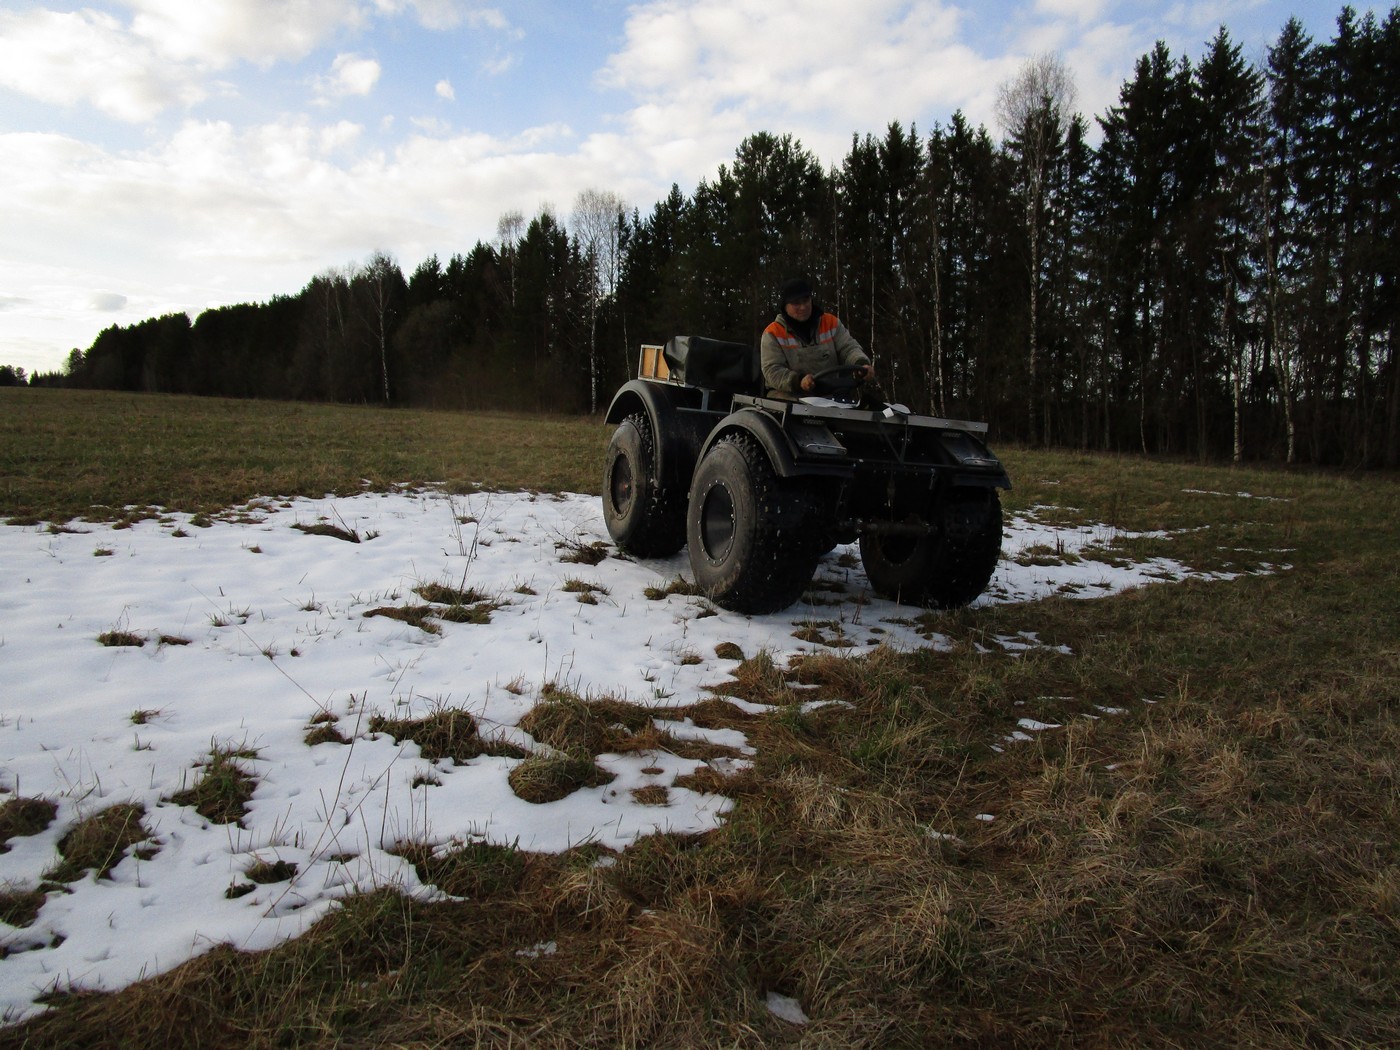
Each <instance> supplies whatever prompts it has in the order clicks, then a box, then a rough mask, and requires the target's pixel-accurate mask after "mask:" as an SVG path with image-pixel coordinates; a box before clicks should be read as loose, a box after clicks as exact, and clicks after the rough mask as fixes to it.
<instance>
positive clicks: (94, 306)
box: [88, 292, 127, 313]
mask: <svg viewBox="0 0 1400 1050" xmlns="http://www.w3.org/2000/svg"><path fill="white" fill-rule="evenodd" d="M126 301H127V300H126V296H124V295H121V294H120V293H118V292H93V293H92V295H90V296H88V309H90V310H96V311H97V312H99V313H115V312H116V311H117V310H120V309H122V308H123V307H125V306H126Z"/></svg>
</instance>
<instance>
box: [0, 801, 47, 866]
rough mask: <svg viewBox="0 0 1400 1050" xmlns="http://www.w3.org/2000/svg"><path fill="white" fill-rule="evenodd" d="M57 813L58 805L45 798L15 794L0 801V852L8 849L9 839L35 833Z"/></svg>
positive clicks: (5, 851)
mask: <svg viewBox="0 0 1400 1050" xmlns="http://www.w3.org/2000/svg"><path fill="white" fill-rule="evenodd" d="M57 814H58V806H57V805H55V804H54V803H53V802H50V801H49V800H48V799H46V798H25V797H23V796H16V797H14V798H7V799H6V800H5V801H4V802H0V853H8V852H9V851H10V846H9V842H10V839H12V838H16V837H19V836H25V835H37V834H39V832H41V831H43V830H44V829H45V828H47V827H48V826H49V825H50V824H52V823H53V818H54V817H55V816H57Z"/></svg>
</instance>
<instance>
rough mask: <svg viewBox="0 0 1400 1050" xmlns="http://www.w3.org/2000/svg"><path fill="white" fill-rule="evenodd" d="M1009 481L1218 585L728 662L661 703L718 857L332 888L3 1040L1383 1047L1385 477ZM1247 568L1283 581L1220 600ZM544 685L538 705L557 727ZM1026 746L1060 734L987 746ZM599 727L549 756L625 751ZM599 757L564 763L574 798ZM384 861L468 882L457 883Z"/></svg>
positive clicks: (1389, 848)
mask: <svg viewBox="0 0 1400 1050" xmlns="http://www.w3.org/2000/svg"><path fill="white" fill-rule="evenodd" d="M385 415H389V414H387V413H386V414H385ZM599 430H600V431H601V432H602V433H601V434H600V437H602V438H603V440H605V439H606V429H605V428H599ZM3 447H4V444H3V442H0V448H3ZM1006 458H1007V460H1008V462H1009V464H1010V468H1011V473H1012V476H1013V478H1015V480H1016V488H1015V489H1014V490H1012V492H1010V493H1007V494H1006V506H1007V508H1008V510H1009V511H1015V510H1017V509H1020V508H1026V507H1031V506H1037V505H1043V506H1048V505H1057V506H1060V507H1062V508H1076V509H1075V510H1073V511H1068V510H1063V511H1060V512H1057V515H1058V517H1060V518H1061V519H1063V524H1064V525H1065V526H1071V525H1077V524H1080V523H1083V522H1085V521H1098V522H1106V523H1108V524H1109V525H1111V526H1113V527H1115V528H1119V529H1144V528H1165V529H1173V530H1186V529H1192V528H1194V527H1195V526H1198V525H1201V524H1209V525H1210V526H1211V528H1210V529H1209V530H1204V531H1181V532H1174V533H1173V534H1172V535H1171V536H1170V537H1169V538H1168V539H1166V540H1160V541H1153V546H1152V550H1153V551H1154V552H1155V553H1166V554H1168V555H1169V556H1171V557H1173V558H1176V559H1178V560H1181V561H1184V562H1186V563H1188V564H1196V565H1203V566H1219V565H1222V564H1224V563H1226V562H1229V563H1232V564H1234V565H1235V566H1236V567H1237V568H1238V569H1240V570H1241V571H1244V572H1245V573H1246V574H1245V575H1243V576H1241V577H1240V578H1239V579H1236V580H1234V581H1231V582H1218V583H1203V582H1195V583H1184V584H1172V585H1165V586H1157V587H1151V588H1145V589H1142V590H1138V591H1133V592H1127V593H1123V594H1119V595H1116V596H1114V597H1112V598H1107V599H1103V600H1099V601H1093V602H1085V601H1076V600H1071V599H1069V598H1063V597H1062V598H1055V599H1051V600H1048V601H1042V602H1036V603H1030V604H1024V605H1014V606H1013V605H1000V606H989V607H987V608H982V609H976V610H969V611H963V612H959V613H934V614H922V613H919V614H916V613H914V612H912V611H911V613H910V615H909V617H908V618H909V619H910V621H911V622H913V623H915V624H916V625H917V627H918V629H921V630H924V631H926V632H927V633H928V634H930V635H935V634H936V635H937V636H939V637H940V638H941V639H946V645H940V647H939V648H937V649H935V648H932V647H929V648H923V649H918V650H913V651H908V652H898V651H894V650H893V649H888V648H885V649H878V650H876V651H874V652H873V653H870V654H868V655H864V656H860V657H849V656H847V655H845V654H844V653H838V652H835V651H825V652H821V653H819V654H815V655H811V656H808V657H806V658H804V659H802V660H799V661H792V662H788V663H784V662H782V661H778V660H774V659H773V658H772V657H771V655H770V654H757V655H752V656H751V657H750V658H749V659H747V660H744V661H743V662H742V663H741V664H739V665H738V667H737V668H736V669H735V672H734V674H733V677H732V681H730V682H727V683H725V684H724V685H722V686H721V687H719V689H717V691H716V695H715V696H714V697H713V698H712V699H710V700H707V701H706V702H705V703H704V704H703V705H694V706H691V707H688V708H685V707H682V708H677V709H675V710H673V711H669V712H664V713H663V712H654V714H656V715H657V716H658V717H674V718H684V717H690V718H692V719H693V720H694V721H695V722H696V724H700V725H714V726H734V727H736V728H740V729H741V730H742V731H743V732H745V734H746V735H747V736H748V738H749V740H750V742H751V743H752V744H753V745H754V746H755V747H756V748H757V755H756V756H755V758H754V760H753V762H754V765H753V768H752V769H750V770H747V771H745V772H743V773H740V774H738V775H735V776H733V777H728V778H725V777H721V776H720V775H719V774H718V773H717V772H715V771H714V770H713V769H710V768H708V767H706V768H702V769H701V770H700V771H699V772H698V773H696V774H693V775H692V776H690V777H686V778H682V780H681V781H679V782H678V783H677V785H676V786H677V787H694V788H696V789H699V790H708V791H715V792H722V793H723V794H724V795H725V796H727V797H728V798H730V799H731V800H733V802H734V808H733V809H732V810H731V811H730V813H729V814H728V816H727V818H726V821H725V823H724V825H723V826H722V827H721V828H720V829H719V830H717V831H715V832H713V833H711V834H708V835H704V836H698V837H695V836H678V835H659V836H654V837H651V838H647V839H644V840H642V841H640V842H638V843H637V844H636V845H635V846H632V847H630V848H628V849H627V850H625V851H623V852H622V853H620V854H616V855H614V854H610V853H605V852H604V851H601V850H598V849H596V848H595V849H592V850H577V851H574V852H573V853H571V854H569V855H566V856H564V857H538V856H523V857H522V858H521V860H520V864H521V868H520V870H519V871H518V872H513V873H511V874H510V875H509V877H506V878H503V879H502V880H500V881H488V884H487V885H486V886H485V887H484V888H481V889H480V890H479V891H475V892H477V893H479V894H480V899H464V900H457V901H450V902H445V903H440V904H435V905H426V904H423V903H421V902H418V901H414V900H410V899H407V898H404V897H401V896H399V895H396V894H393V893H388V892H385V893H378V894H370V895H365V896H361V897H356V898H353V899H351V900H349V901H347V902H346V905H345V907H343V908H341V909H338V910H337V911H335V912H334V913H332V914H331V915H330V916H328V917H327V918H326V919H325V920H323V921H322V922H320V923H318V924H317V926H316V927H315V928H314V929H312V930H311V931H310V932H309V933H307V934H306V935H305V936H303V937H301V938H299V939H297V940H295V941H292V942H289V943H287V944H285V945H283V946H282V947H280V948H278V949H276V950H274V951H270V952H265V953H259V954H255V955H248V954H240V953H238V952H235V951H233V950H232V949H228V948H220V949H216V950H214V951H211V952H209V953H207V954H205V955H203V956H201V957H199V958H197V959H194V960H192V961H191V962H189V963H187V964H185V965H184V966H181V967H178V968H176V969H175V970H173V971H171V972H169V973H166V974H163V975H160V976H158V977H155V978H153V979H151V980H148V981H143V982H140V983H138V984H136V985H134V986H132V987H131V988H129V989H127V990H126V991H124V992H122V993H120V994H119V995H115V996H83V997H77V996H68V997H60V998H59V999H58V1000H56V1001H55V1003H54V1009H53V1010H52V1011H51V1013H49V1014H48V1015H46V1016H44V1017H41V1018H37V1019H35V1020H33V1021H30V1022H28V1023H26V1024H24V1025H21V1026H16V1027H12V1028H8V1029H3V1030H0V1048H3V1047H10V1046H15V1047H18V1046H32V1047H46V1046H52V1047H74V1046H100V1045H143V1044H149V1045H161V1046H187V1047H195V1046H268V1047H270V1046H308V1047H309V1046H331V1045H356V1046H384V1047H389V1046H404V1047H426V1046H454V1045H462V1046H500V1047H505V1046H512V1045H513V1046H531V1047H549V1048H556V1047H557V1048H563V1047H571V1048H572V1047H580V1046H598V1047H601V1046H608V1047H644V1046H674V1047H691V1046H732V1047H767V1046H781V1045H808V1046H813V1047H870V1048H875V1047H881V1048H883V1047H925V1046H969V1047H970V1046H979V1047H1008V1048H1017V1047H1027V1048H1031V1047H1036V1048H1038V1047H1045V1046H1066V1047H1069V1046H1075V1047H1077V1046H1085V1047H1100V1046H1102V1047H1116V1046H1145V1047H1146V1046H1150V1047H1192V1048H1195V1047H1204V1048H1216V1047H1220V1048H1225V1047H1240V1046H1249V1047H1266V1048H1274V1047H1277V1048H1280V1050H1282V1048H1292V1047H1299V1046H1307V1047H1319V1048H1337V1050H1342V1048H1347V1050H1350V1048H1360V1047H1384V1046H1394V1045H1395V1042H1396V1041H1395V1033H1396V1032H1397V1031H1400V964H1398V963H1397V960H1400V863H1398V862H1397V859H1396V853H1395V846H1394V844H1395V843H1396V842H1397V841H1400V761H1397V758H1396V756H1397V755H1400V720H1397V718H1396V714H1395V712H1396V711H1397V710H1400V692H1397V682H1400V650H1397V647H1396V645H1395V641H1394V640H1395V638H1397V637H1400V586H1396V576H1395V568H1394V565H1395V555H1394V552H1395V550H1396V549H1397V548H1400V515H1397V514H1396V513H1395V507H1396V499H1395V493H1396V488H1395V479H1393V478H1377V477H1371V478H1367V479H1364V481H1358V480H1355V479H1349V478H1343V477H1330V476H1320V475H1308V474H1303V473H1292V472H1285V471H1253V470H1244V469H1223V468H1212V467H1202V466H1199V465H1192V466H1189V467H1186V466H1183V465H1180V464H1173V463H1166V462H1160V461H1145V460H1141V459H1137V458H1129V457H1122V458H1119V457H1103V456H1079V455H1072V454H1050V453H1030V452H1018V451H1016V450H1010V452H1008V453H1007V455H1006ZM1187 489H1208V490H1215V491H1221V492H1229V493H1235V492H1238V491H1252V492H1255V493H1257V494H1260V495H1271V496H1277V497H1281V498H1282V499H1281V500H1280V501H1278V502H1266V501H1262V500H1243V499H1237V498H1234V497H1231V498H1228V499H1227V498H1221V497H1211V496H1203V495H1195V494H1192V493H1189V492H1187V491H1185V490H1187ZM1285 500H1286V501H1287V502H1285ZM1285 548H1286V549H1287V551H1286V553H1283V551H1284V549H1285ZM1104 549H1105V550H1109V551H1114V552H1117V551H1122V550H1124V549H1125V548H1124V547H1123V545H1114V544H1113V543H1112V542H1111V541H1110V543H1108V544H1106V545H1105V547H1104ZM1143 549H1147V548H1143ZM1269 562H1272V563H1283V562H1287V563H1289V564H1290V565H1291V566H1292V569H1291V570H1289V571H1287V572H1282V573H1279V574H1276V575H1250V574H1249V573H1250V572H1251V571H1254V570H1257V569H1258V568H1259V566H1260V565H1261V564H1263V563H1269ZM1030 635H1033V636H1035V637H1036V638H1038V639H1039V640H1040V642H1042V643H1043V646H1044V647H1043V648H1032V649H1028V650H1023V651H1015V652H1011V651H1007V650H1005V649H1003V648H1002V647H1001V646H1000V645H998V644H997V642H996V639H997V638H999V637H1020V638H1025V637H1027V636H1030ZM1059 647H1064V648H1065V649H1066V650H1068V652H1067V653H1066V652H1061V651H1059ZM738 656H739V657H742V656H743V654H742V653H739V654H738ZM566 693H567V690H562V689H556V690H554V691H550V692H549V693H548V695H542V696H541V702H542V705H543V704H545V703H554V704H556V705H559V706H562V707H569V706H571V705H573V704H574V703H575V702H577V704H578V705H580V706H581V705H584V704H586V703H587V701H585V700H582V699H580V698H578V697H570V696H566V695H564V694H566ZM726 696H732V697H740V698H744V699H749V700H755V701H759V702H764V703H770V704H774V705H777V708H778V710H777V711H776V713H774V714H770V715H766V716H762V717H753V716H744V715H743V713H742V712H740V711H739V709H738V708H737V707H736V706H735V705H734V704H732V703H730V702H729V701H728V700H726V699H724V697H726ZM810 699H823V700H831V701H842V703H834V704H831V705H829V706H825V707H821V708H819V709H816V710H807V711H806V712H805V713H804V711H803V710H802V707H801V705H800V704H799V703H798V702H797V701H799V700H802V701H805V700H810ZM584 712H585V714H587V713H588V709H587V708H586V707H585V708H584ZM558 713H559V712H551V714H550V716H549V718H546V717H545V715H544V714H543V713H542V714H541V715H540V716H539V728H540V732H541V733H542V734H543V733H547V732H553V731H554V729H555V728H556V726H555V724H554V723H553V722H552V721H551V720H552V719H553V718H554V716H555V715H556V714H558ZM604 717H608V716H606V715H605V716H604ZM1022 719H1034V720H1036V721H1038V722H1042V723H1052V724H1055V725H1058V726H1060V727H1062V728H1060V729H1054V730H1046V731H1042V732H1035V733H1031V734H1029V735H1030V736H1032V738H1033V739H1031V740H1029V741H1020V742H1011V741H1009V740H1008V739H1007V738H1008V737H1010V736H1011V735H1012V734H1013V733H1015V732H1017V731H1018V729H1019V728H1020V727H1019V723H1020V720H1022ZM547 724H548V728H547ZM616 724H618V723H613V722H607V723H604V725H603V728H602V729H599V728H598V725H597V721H595V720H594V719H593V718H591V717H581V718H579V719H577V725H576V726H574V727H573V728H569V729H567V730H566V729H564V728H559V729H558V731H559V732H560V733H561V734H562V735H561V737H560V739H561V740H565V741H572V740H574V739H576V738H579V739H581V738H586V737H590V735H591V738H592V739H594V740H595V741H602V743H603V744H605V745H607V746H612V745H613V744H615V743H625V740H620V739H619V738H620V737H623V736H625V737H626V738H633V737H642V736H644V735H645V732H646V731H645V728H644V727H641V726H639V727H638V728H637V729H635V730H627V732H626V733H625V734H624V733H623V732H622V731H621V730H616V729H612V728H610V727H611V726H614V725H616ZM565 725H573V723H570V722H568V720H566V719H563V718H560V719H559V720H558V727H563V726H565ZM625 728H626V726H625V725H624V729H625ZM610 733H612V734H617V736H612V737H610V736H609V734H610ZM592 754H596V752H591V753H589V754H588V755H583V754H579V755H574V756H570V757H571V759H572V760H573V761H575V762H576V763H577V764H578V766H579V768H580V770H581V771H583V772H584V775H585V776H587V775H588V771H589V770H591V769H593V768H594V763H593V761H592ZM524 765H526V763H523V762H522V763H521V766H522V767H523V766H524ZM658 816H664V811H658ZM988 816H990V817H992V818H993V819H991V820H987V819H981V818H983V817H988ZM414 859H415V863H422V864H424V865H425V867H424V868H423V869H422V870H424V871H429V873H430V874H429V875H426V876H425V877H432V878H441V879H442V880H444V881H450V880H452V879H453V878H460V879H461V880H462V881H461V883H460V885H462V886H463V887H466V888H468V889H470V888H471V885H472V883H471V880H472V878H473V877H474V876H472V875H471V874H470V871H471V869H472V868H473V866H474V862H473V861H472V860H471V859H463V860H459V861H457V862H455V863H457V864H460V874H459V872H458V871H457V870H456V869H455V868H454V867H453V865H454V862H453V861H452V860H451V851H450V850H446V851H442V852H441V853H440V854H439V853H425V854H424V855H423V856H422V857H421V858H420V857H417V856H415V857H414ZM489 859H491V860H492V861H494V860H496V859H501V858H489ZM433 863H440V864H441V865H442V867H441V869H440V870H437V871H433V870H432V869H430V868H429V867H428V866H429V865H431V864H433ZM485 867H486V868H487V869H488V870H489V869H490V864H487V865H485ZM461 896H463V897H473V896H474V893H471V892H469V893H463V894H461ZM544 945H552V946H553V950H552V951H547V950H544V949H543V948H542V947H540V946H544ZM769 991H776V992H780V993H781V994H784V995H788V996H792V997H794V998H796V999H797V1000H798V1001H799V1002H800V1003H801V1004H802V1006H803V1009H804V1010H805V1011H806V1013H807V1014H808V1015H809V1016H810V1017H811V1023H810V1024H808V1025H806V1026H804V1027H801V1028H797V1027H794V1026H791V1025H789V1024H787V1023H786V1022H783V1021H780V1020H778V1019H776V1018H775V1017H773V1016H772V1015H771V1014H769V1013H768V1011H767V1010H766V1009H765V1007H764V996H765V995H766V994H767V993H768V992H769Z"/></svg>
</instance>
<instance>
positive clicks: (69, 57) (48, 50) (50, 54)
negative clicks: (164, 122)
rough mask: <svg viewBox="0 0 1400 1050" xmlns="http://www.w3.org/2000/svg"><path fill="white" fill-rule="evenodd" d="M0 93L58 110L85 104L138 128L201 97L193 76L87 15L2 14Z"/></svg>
mask: <svg viewBox="0 0 1400 1050" xmlns="http://www.w3.org/2000/svg"><path fill="white" fill-rule="evenodd" d="M75 56H79V58H78V60H77V61H75ZM0 86H4V87H7V88H10V89H11V90H13V91H17V92H19V93H20V94H23V95H27V96H29V97H30V98H35V99H39V100H40V101H43V102H48V103H53V104H56V105H60V106H72V105H76V104H78V103H80V102H86V103H89V104H91V105H93V106H95V107H96V108H97V109H99V110H100V111H102V112H103V113H106V114H107V115H108V116H111V117H115V118H117V119H118V120H124V121H130V122H134V123H135V122H142V121H147V120H150V119H151V118H152V117H154V116H155V115H156V114H158V113H159V112H160V111H161V110H163V109H165V108H166V107H168V106H170V105H174V104H185V105H188V104H190V103H193V102H195V101H198V100H199V99H200V98H202V97H203V95H204V91H203V89H202V88H201V87H200V86H199V83H198V78H197V77H195V76H193V75H191V73H190V71H189V70H186V69H182V68H180V67H179V66H178V65H175V66H172V65H169V64H167V63H164V62H162V61H160V60H159V56H158V55H157V54H156V53H155V52H154V51H153V49H152V48H151V47H150V45H149V44H148V43H146V42H145V41H142V40H140V39H138V38H135V37H133V36H131V34H129V33H128V32H127V31H126V30H125V29H124V28H123V27H122V25H121V23H119V22H118V21H117V20H116V19H115V18H113V17H112V16H111V15H107V14H103V13H102V12H100V11H90V10H85V11H80V12H73V13H65V12H58V11H42V10H40V11H30V12H26V13H24V14H8V13H3V12H0Z"/></svg>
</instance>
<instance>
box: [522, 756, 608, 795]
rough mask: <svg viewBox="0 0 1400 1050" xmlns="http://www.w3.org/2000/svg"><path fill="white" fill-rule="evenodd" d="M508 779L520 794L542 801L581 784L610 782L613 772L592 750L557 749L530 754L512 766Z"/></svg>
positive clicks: (584, 786) (579, 786)
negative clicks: (563, 750)
mask: <svg viewBox="0 0 1400 1050" xmlns="http://www.w3.org/2000/svg"><path fill="white" fill-rule="evenodd" d="M507 779H508V780H509V781H510V787H511V790H512V791H514V792H515V793H516V795H517V796H519V797H520V798H522V799H524V800H525V801H526V802H533V803H536V804H540V805H542V804H544V803H546V802H557V801H559V800H560V799H562V798H567V797H568V796H569V795H572V794H573V793H574V792H575V791H578V790H579V789H580V788H586V787H599V786H601V785H603V784H608V783H611V782H612V780H613V779H614V776H613V774H612V773H609V772H608V771H607V770H605V769H603V768H601V767H600V766H599V765H598V764H597V763H596V762H594V761H593V756H592V755H590V754H587V753H584V752H573V753H567V752H562V751H554V752H550V753H547V754H537V755H531V756H530V757H529V758H527V759H525V760H524V761H523V762H521V763H520V764H519V765H518V766H516V767H515V768H514V769H512V770H511V771H510V775H509V777H508V778H507Z"/></svg>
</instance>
